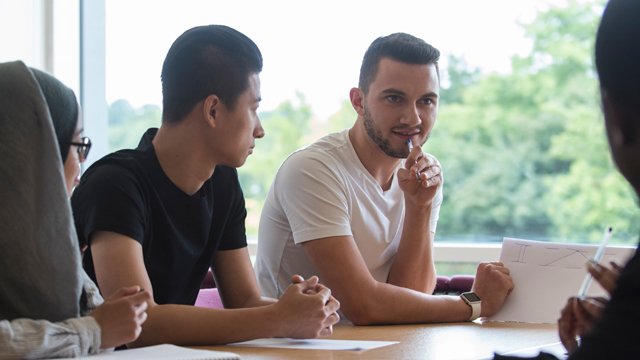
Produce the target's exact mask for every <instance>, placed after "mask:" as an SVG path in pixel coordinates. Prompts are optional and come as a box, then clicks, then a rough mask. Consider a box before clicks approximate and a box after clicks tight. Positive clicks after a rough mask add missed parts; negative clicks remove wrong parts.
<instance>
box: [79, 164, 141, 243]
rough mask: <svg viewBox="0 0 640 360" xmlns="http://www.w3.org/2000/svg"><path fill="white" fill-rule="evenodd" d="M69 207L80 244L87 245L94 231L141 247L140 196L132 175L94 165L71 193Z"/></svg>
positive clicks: (104, 166)
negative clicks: (71, 210)
mask: <svg viewBox="0 0 640 360" xmlns="http://www.w3.org/2000/svg"><path fill="white" fill-rule="evenodd" d="M96 165H98V166H96ZM71 205H72V207H73V215H74V219H75V225H76V230H77V232H78V239H79V241H80V243H81V244H87V245H90V243H89V242H90V237H91V234H93V233H94V232H95V231H112V232H116V233H118V234H122V235H125V236H128V237H130V238H132V239H134V240H136V241H138V242H140V243H142V241H143V238H144V230H145V229H144V227H145V226H144V224H145V221H144V211H143V210H144V209H143V207H144V202H143V193H142V192H141V189H140V186H139V182H138V181H137V180H136V179H135V176H134V175H133V174H132V173H131V171H129V170H126V169H123V168H121V167H119V166H117V165H112V164H104V165H99V164H94V166H93V167H92V168H90V169H89V170H88V171H87V172H86V173H85V174H84V175H83V177H82V180H81V182H80V184H79V185H78V187H77V188H76V189H75V190H74V192H73V196H72V198H71Z"/></svg>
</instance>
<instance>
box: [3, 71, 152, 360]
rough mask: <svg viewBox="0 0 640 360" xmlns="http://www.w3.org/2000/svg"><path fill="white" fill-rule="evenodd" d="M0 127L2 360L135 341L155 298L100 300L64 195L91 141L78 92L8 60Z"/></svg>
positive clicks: (133, 289) (128, 292) (133, 294)
mask: <svg viewBox="0 0 640 360" xmlns="http://www.w3.org/2000/svg"><path fill="white" fill-rule="evenodd" d="M0 127H2V131H1V132H0V155H1V156H2V161H0V179H2V180H1V181H0V199H2V206H1V207H0V359H19V358H29V359H34V358H43V357H46V358H52V357H75V356H83V355H89V354H95V353H98V352H101V351H103V350H104V349H109V348H112V347H116V346H119V345H122V344H125V343H128V342H131V341H133V340H135V339H136V338H137V337H138V335H139V334H140V331H141V325H142V324H143V323H144V321H145V319H146V308H147V301H148V300H149V299H150V294H149V293H148V292H146V291H140V287H139V286H129V287H125V288H121V289H120V290H118V291H116V292H115V293H114V294H113V295H112V296H110V297H109V298H107V299H106V301H104V302H103V299H102V297H101V296H100V294H99V293H98V289H97V287H96V286H95V284H94V283H93V282H92V281H91V280H90V279H89V278H88V277H87V275H86V273H84V271H82V268H81V267H80V250H79V249H78V243H77V240H76V235H75V231H74V229H73V223H72V218H71V208H70V206H69V199H68V197H69V196H70V195H71V191H72V189H73V187H74V186H75V181H76V179H77V178H78V176H79V174H80V163H81V162H82V161H84V159H85V158H86V155H87V153H88V151H89V147H90V145H91V143H90V142H89V141H88V139H87V138H81V137H80V136H81V132H82V121H81V120H80V117H79V109H78V103H77V101H76V97H75V95H74V93H73V91H71V90H70V89H69V88H67V87H66V86H64V85H63V84H62V83H61V82H60V81H58V80H57V79H55V78H54V77H53V76H51V75H49V74H47V73H45V72H42V71H40V70H37V69H30V68H28V67H27V66H26V65H25V64H24V63H22V62H20V61H15V62H8V63H2V64H0ZM62 159H64V163H63V160H62ZM65 189H66V191H65Z"/></svg>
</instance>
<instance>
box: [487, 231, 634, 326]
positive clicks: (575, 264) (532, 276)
mask: <svg viewBox="0 0 640 360" xmlns="http://www.w3.org/2000/svg"><path fill="white" fill-rule="evenodd" d="M596 250H597V245H584V244H565V243H551V242H543V241H532V240H524V239H513V238H504V240H503V242H502V251H501V253H500V261H501V262H503V263H504V264H505V266H506V267H507V268H509V270H510V271H511V277H512V278H513V282H514V285H515V287H514V289H513V291H512V292H511V294H510V295H509V297H508V298H507V300H506V301H505V304H504V306H503V307H502V309H500V311H499V312H498V313H497V314H495V315H494V316H493V317H491V318H489V320H495V321H517V322H534V323H555V322H556V321H557V320H558V317H559V316H560V310H562V307H563V306H564V304H565V303H566V302H567V299H568V298H569V297H570V296H573V295H576V294H577V293H578V290H579V289H580V285H581V284H582V281H583V280H584V277H585V276H586V274H587V271H586V262H587V261H588V259H589V258H591V257H593V256H594V255H595V253H596ZM634 250H635V249H634V248H631V247H617V246H608V247H607V248H606V251H605V253H604V257H603V258H602V261H601V263H602V264H608V263H609V262H610V261H616V262H617V263H618V264H621V265H624V264H625V263H626V262H627V260H628V259H629V258H630V257H631V256H632V255H633V251H634ZM587 295H602V296H605V295H606V293H605V291H604V290H603V289H602V288H601V287H600V285H599V284H597V283H596V282H595V281H594V282H593V283H592V285H591V288H590V289H589V291H588V292H587Z"/></svg>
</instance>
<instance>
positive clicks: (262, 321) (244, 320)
mask: <svg viewBox="0 0 640 360" xmlns="http://www.w3.org/2000/svg"><path fill="white" fill-rule="evenodd" d="M147 314H148V318H147V321H146V322H145V323H144V325H143V326H142V333H141V334H140V337H139V338H138V340H137V341H136V342H135V343H133V344H131V346H133V347H139V346H148V345H153V344H162V343H171V344H176V345H218V344H227V343H231V342H238V341H245V340H250V339H256V338H263V337H277V336H282V329H281V328H280V327H281V326H282V324H281V322H280V321H278V317H277V314H275V312H274V310H273V309H272V307H271V306H259V307H254V308H247V309H223V310H222V309H208V308H202V307H195V306H189V305H155V306H152V307H151V308H149V310H147Z"/></svg>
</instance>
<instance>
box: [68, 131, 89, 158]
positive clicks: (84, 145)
mask: <svg viewBox="0 0 640 360" xmlns="http://www.w3.org/2000/svg"><path fill="white" fill-rule="evenodd" d="M69 145H75V146H76V151H77V152H78V158H79V159H80V162H83V161H85V160H86V159H87V156H89V150H91V139H89V138H88V137H86V136H85V137H81V138H80V142H73V141H72V142H70V143H69Z"/></svg>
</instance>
